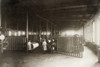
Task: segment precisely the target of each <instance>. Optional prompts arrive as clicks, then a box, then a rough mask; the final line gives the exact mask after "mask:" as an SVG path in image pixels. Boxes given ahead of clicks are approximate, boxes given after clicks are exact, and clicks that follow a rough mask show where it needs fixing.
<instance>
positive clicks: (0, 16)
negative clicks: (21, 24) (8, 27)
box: [0, 0, 1, 27]
mask: <svg viewBox="0 0 100 67" xmlns="http://www.w3.org/2000/svg"><path fill="white" fill-rule="evenodd" d="M0 27H1V0H0Z"/></svg>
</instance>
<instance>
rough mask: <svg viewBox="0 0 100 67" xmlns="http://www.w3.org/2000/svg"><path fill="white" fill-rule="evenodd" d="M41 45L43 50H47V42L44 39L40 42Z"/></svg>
mask: <svg viewBox="0 0 100 67" xmlns="http://www.w3.org/2000/svg"><path fill="white" fill-rule="evenodd" d="M42 46H43V51H44V52H46V51H47V42H46V40H45V39H44V40H43V42H42Z"/></svg>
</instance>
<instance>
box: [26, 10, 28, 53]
mask: <svg viewBox="0 0 100 67" xmlns="http://www.w3.org/2000/svg"><path fill="white" fill-rule="evenodd" d="M26 45H27V46H26V50H27V52H28V12H27V15H26Z"/></svg>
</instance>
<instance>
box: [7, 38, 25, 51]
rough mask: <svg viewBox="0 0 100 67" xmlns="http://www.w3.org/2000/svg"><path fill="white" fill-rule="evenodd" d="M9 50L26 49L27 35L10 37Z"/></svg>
mask: <svg viewBox="0 0 100 67" xmlns="http://www.w3.org/2000/svg"><path fill="white" fill-rule="evenodd" d="M8 43H9V45H8V47H7V50H24V49H25V37H13V36H11V37H8Z"/></svg>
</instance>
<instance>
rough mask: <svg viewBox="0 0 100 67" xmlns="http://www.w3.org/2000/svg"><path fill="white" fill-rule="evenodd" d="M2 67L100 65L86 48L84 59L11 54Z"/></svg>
mask: <svg viewBox="0 0 100 67" xmlns="http://www.w3.org/2000/svg"><path fill="white" fill-rule="evenodd" d="M0 67H100V63H98V59H97V56H96V55H95V54H93V53H92V52H91V51H90V50H89V49H88V48H87V47H85V51H84V57H83V58H75V57H71V56H66V55H62V54H56V53H55V54H43V53H34V52H32V53H29V54H26V53H24V52H15V53H14V52H11V53H7V54H6V55H5V56H3V58H2V59H1V62H0Z"/></svg>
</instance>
